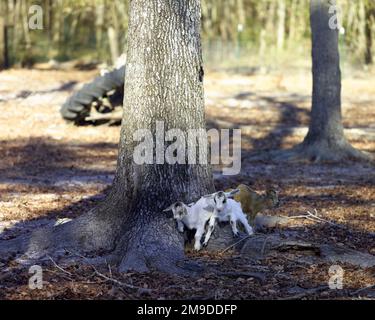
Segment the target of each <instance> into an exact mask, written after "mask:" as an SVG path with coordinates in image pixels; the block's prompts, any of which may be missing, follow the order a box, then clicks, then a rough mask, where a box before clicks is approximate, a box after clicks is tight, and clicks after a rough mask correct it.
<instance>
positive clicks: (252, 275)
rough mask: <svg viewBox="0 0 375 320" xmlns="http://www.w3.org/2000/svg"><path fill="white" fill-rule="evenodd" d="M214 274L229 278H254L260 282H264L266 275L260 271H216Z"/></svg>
mask: <svg viewBox="0 0 375 320" xmlns="http://www.w3.org/2000/svg"><path fill="white" fill-rule="evenodd" d="M216 275H218V276H224V277H230V278H240V277H245V278H254V279H257V280H259V281H260V282H264V281H265V280H266V276H265V275H264V274H263V273H260V272H241V271H239V272H218V273H217V274H216Z"/></svg>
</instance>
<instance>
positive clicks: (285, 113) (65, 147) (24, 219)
mask: <svg viewBox="0 0 375 320" xmlns="http://www.w3.org/2000/svg"><path fill="white" fill-rule="evenodd" d="M95 74H96V71H69V72H67V71H37V70H9V71H5V72H1V73H0V155H1V157H0V240H4V239H10V238H13V237H15V236H17V235H20V234H22V233H26V232H30V231H32V230H33V229H35V228H36V227H38V226H41V225H48V224H53V223H55V222H56V221H57V220H59V219H65V218H70V219H71V218H74V217H77V216H79V215H81V214H82V213H84V212H86V211H88V210H89V209H90V208H92V207H94V206H95V205H96V204H97V203H98V202H100V201H101V199H102V198H103V197H104V196H105V194H106V192H108V187H109V186H110V184H111V181H112V179H113V176H114V170H115V166H116V159H117V146H118V140H119V126H106V125H102V126H92V125H88V126H83V127H76V126H74V125H72V124H69V123H66V122H65V121H63V119H62V118H61V117H60V114H59V108H60V106H61V104H62V103H63V102H64V101H65V99H66V98H67V97H68V96H69V95H70V94H71V93H72V92H73V90H76V89H77V88H78V87H79V86H80V85H82V83H84V82H87V81H90V80H91V79H92V78H93V77H94V75H95ZM374 83H375V74H369V73H364V72H355V73H351V74H350V75H345V74H344V78H343V119H344V126H345V132H346V135H347V137H348V139H349V140H350V142H351V143H352V144H353V145H354V146H355V147H357V148H359V149H361V150H365V151H368V152H375V86H374V85H373V84H374ZM310 91H311V79H310V73H309V72H308V70H300V71H296V70H293V71H290V70H289V71H288V72H284V73H281V72H274V73H271V74H264V73H263V74H262V73H256V74H246V73H242V74H238V73H232V72H229V71H227V72H218V71H216V72H213V71H212V72H208V73H207V75H206V79H205V94H206V115H207V123H208V127H222V128H225V127H226V128H238V127H240V128H241V129H242V167H241V173H240V174H239V175H235V176H222V175H221V174H220V171H219V170H218V169H216V170H215V172H214V178H215V184H216V187H217V189H224V188H228V187H234V186H236V185H237V184H238V183H247V184H249V185H251V186H252V187H253V188H254V189H256V190H259V191H264V190H265V189H266V187H267V186H270V185H273V186H276V187H277V188H278V189H279V190H280V200H281V203H282V205H281V206H280V207H279V208H276V209H272V210H268V211H267V212H266V213H268V214H270V215H283V216H294V215H301V214H306V212H307V211H310V212H313V211H314V210H316V212H317V213H318V214H319V217H321V218H322V219H324V220H325V221H329V222H328V223H322V222H314V221H311V220H309V219H291V220H290V223H289V224H288V225H287V226H284V227H283V228H284V230H289V231H297V232H298V235H299V238H300V239H301V240H303V241H307V242H310V243H319V244H334V245H336V246H338V247H340V246H341V247H346V248H351V249H354V250H358V251H360V252H362V253H366V254H372V255H375V170H374V167H373V166H371V165H369V164H355V163H342V164H329V163H327V164H308V163H301V164H293V165H288V164H282V163H273V162H264V161H258V162H253V161H249V157H250V156H251V155H253V154H254V153H255V152H261V151H267V150H273V149H278V148H288V147H291V146H293V145H295V144H297V143H299V142H301V141H302V139H303V137H304V135H305V133H306V131H307V126H308V122H309V110H310V100H311V95H310ZM308 254H311V253H307V252H305V251H303V250H302V251H296V250H294V251H293V250H292V251H286V252H278V253H276V254H274V255H271V256H267V257H264V258H263V259H254V258H251V257H247V256H246V255H239V254H238V253H235V252H232V251H230V250H228V251H226V252H225V253H222V254H216V255H212V254H208V253H204V252H200V253H188V257H190V258H192V259H195V260H197V261H202V262H204V263H205V264H206V265H207V266H209V270H210V271H207V272H205V273H203V274H202V275H201V276H200V277H198V278H187V279H186V278H184V277H180V276H166V275H163V274H158V273H151V274H142V273H134V272H133V273H126V274H117V273H116V272H111V270H107V271H103V272H104V273H105V274H106V275H107V276H108V277H109V278H110V279H108V278H104V277H103V276H102V275H101V274H99V273H98V272H96V271H95V270H94V269H93V268H92V267H91V266H79V265H76V266H70V267H67V268H66V269H62V268H59V267H57V266H54V265H48V266H47V265H46V266H45V268H44V276H43V277H44V278H43V280H44V284H45V285H44V287H43V289H41V290H30V289H29V287H28V280H29V277H30V274H29V272H28V271H29V270H28V268H27V267H25V266H24V265H22V264H19V263H18V262H17V261H16V260H12V259H11V260H5V259H2V258H1V257H0V299H39V298H41V299H43V298H44V299H133V298H144V299H172V298H175V299H182V298H188V299H209V298H211V299H277V298H285V299H292V298H307V299H316V298H321V299H327V298H336V299H348V298H363V299H371V298H375V291H374V289H364V288H366V287H368V286H374V285H375V267H374V266H372V267H360V266H356V265H355V264H349V263H330V262H327V261H323V260H322V261H319V260H314V262H306V261H304V260H301V259H299V258H300V257H301V256H303V255H308ZM332 264H338V265H339V266H340V267H341V268H342V269H343V271H344V275H343V289H342V290H333V289H329V288H328V287H327V286H328V281H329V279H330V277H331V276H332V274H330V273H329V269H330V267H331V266H332ZM222 272H226V275H223V274H222ZM249 272H256V273H257V274H261V275H262V277H261V278H262V279H259V278H258V279H257V278H256V277H252V276H251V275H250V274H249ZM111 279H112V280H111ZM116 279H117V282H116V281H115V280H116ZM120 282H121V283H122V284H131V285H133V286H134V287H133V288H131V287H130V286H128V285H121V284H120ZM362 289H363V290H362Z"/></svg>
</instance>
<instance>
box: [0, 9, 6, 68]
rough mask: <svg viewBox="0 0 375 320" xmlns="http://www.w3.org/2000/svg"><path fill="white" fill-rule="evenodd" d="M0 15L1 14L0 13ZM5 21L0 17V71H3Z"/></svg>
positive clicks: (0, 12)
mask: <svg viewBox="0 0 375 320" xmlns="http://www.w3.org/2000/svg"><path fill="white" fill-rule="evenodd" d="M0 14H3V12H2V11H0ZM5 48H6V45H5V19H4V17H2V16H0V70H1V69H5V55H6V54H5Z"/></svg>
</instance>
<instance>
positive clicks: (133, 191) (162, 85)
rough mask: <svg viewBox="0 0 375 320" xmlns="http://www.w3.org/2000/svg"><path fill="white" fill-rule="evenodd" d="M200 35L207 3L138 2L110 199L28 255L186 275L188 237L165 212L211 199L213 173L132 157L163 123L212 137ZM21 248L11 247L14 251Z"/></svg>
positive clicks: (46, 236) (44, 237) (44, 238)
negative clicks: (67, 254)
mask: <svg viewBox="0 0 375 320" xmlns="http://www.w3.org/2000/svg"><path fill="white" fill-rule="evenodd" d="M199 31H200V0H190V1H185V0H134V1H132V2H131V4H130V21H129V33H128V51H127V66H126V68H127V71H126V78H125V97H124V110H125V112H124V116H123V120H122V128H121V138H120V147H119V157H118V165H117V171H116V176H115V180H114V182H113V186H112V190H111V193H110V195H109V196H108V197H107V199H106V200H104V202H103V203H102V204H101V205H100V206H99V207H98V208H96V209H95V210H93V211H92V212H89V213H88V214H85V215H83V216H82V217H80V218H78V219H77V220H75V221H72V222H69V223H66V224H63V225H61V226H60V227H56V228H54V229H52V230H50V229H49V230H41V231H39V232H37V233H34V234H33V235H32V236H31V239H26V241H23V242H22V245H23V248H24V249H25V250H27V251H28V253H29V255H35V253H36V256H39V255H40V253H41V252H44V253H45V252H46V251H47V252H49V253H50V252H56V250H57V249H58V248H66V247H67V248H73V249H75V250H79V251H81V252H82V251H99V250H100V251H106V252H107V253H108V252H111V258H113V259H112V260H111V261H112V262H113V263H116V264H117V266H119V269H120V270H122V271H125V270H129V269H133V270H139V271H147V270H150V269H154V268H155V269H157V270H162V271H167V272H170V271H172V272H179V271H180V268H179V267H177V262H178V261H179V260H182V259H183V258H184V241H183V237H182V236H181V234H179V233H178V231H177V230H176V228H175V224H174V221H172V220H171V219H169V218H168V217H167V215H166V213H165V212H163V209H165V208H166V207H167V206H169V205H170V204H171V203H173V202H175V201H177V200H182V201H186V202H187V203H189V202H191V201H193V200H196V199H197V198H199V197H200V196H201V195H202V194H207V193H209V192H212V191H213V189H214V188H213V180H212V174H211V169H210V167H209V165H201V164H196V165H188V164H175V165H170V164H168V163H165V164H156V162H155V161H154V163H155V164H144V165H139V164H136V163H135V161H134V159H133V155H134V150H135V148H136V147H137V145H139V143H140V142H137V141H134V140H133V134H134V133H135V132H136V130H138V129H142V130H143V129H147V130H150V132H151V133H152V136H153V137H154V139H155V137H156V121H163V122H164V126H165V130H169V129H171V128H178V129H180V130H182V132H184V133H186V132H187V130H188V129H197V128H201V129H205V118H204V100H203V83H202V81H203V79H202V70H203V67H202V57H201V43H200V34H199ZM163 140H164V137H163ZM157 147H159V148H160V145H157ZM166 147H167V143H166V146H165V147H162V148H161V151H162V152H164V151H165V149H166ZM153 154H154V160H155V151H154V152H153ZM197 154H198V153H197ZM163 155H164V153H163ZM163 159H164V158H163ZM185 159H186V161H187V153H186V157H185ZM18 244H19V242H18ZM15 245H16V243H8V248H10V247H14V246H15ZM1 249H2V246H0V252H1V251H2V250H1Z"/></svg>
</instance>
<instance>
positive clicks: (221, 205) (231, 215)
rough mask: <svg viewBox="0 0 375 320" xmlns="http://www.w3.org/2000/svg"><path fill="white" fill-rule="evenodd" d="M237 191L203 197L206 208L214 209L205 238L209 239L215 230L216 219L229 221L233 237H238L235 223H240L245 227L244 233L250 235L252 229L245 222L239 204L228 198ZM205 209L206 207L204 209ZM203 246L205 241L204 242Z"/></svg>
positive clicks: (220, 192)
mask: <svg viewBox="0 0 375 320" xmlns="http://www.w3.org/2000/svg"><path fill="white" fill-rule="evenodd" d="M238 192H239V190H238V189H236V190H233V191H231V192H223V191H219V192H216V193H213V194H211V195H207V196H204V198H205V199H206V201H207V204H208V207H212V208H214V216H213V218H210V220H209V228H208V231H207V234H206V238H208V239H209V238H210V237H211V234H212V232H213V230H214V228H215V222H216V219H217V220H218V221H220V222H221V221H229V222H230V224H231V226H232V231H233V234H234V235H235V236H238V229H237V221H240V222H241V223H242V225H243V226H244V227H245V230H246V233H247V234H248V235H252V234H253V233H254V232H253V229H252V228H251V226H250V225H249V222H248V221H247V218H246V215H245V214H244V213H243V211H242V208H241V204H240V203H239V202H237V201H235V200H233V199H230V197H233V196H234V195H235V194H236V193H238ZM206 209H207V207H206ZM205 244H207V243H206V241H205Z"/></svg>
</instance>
